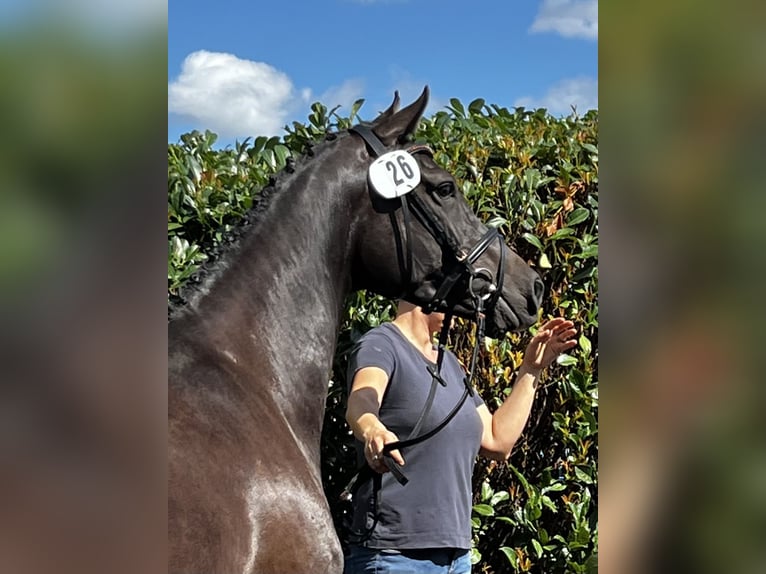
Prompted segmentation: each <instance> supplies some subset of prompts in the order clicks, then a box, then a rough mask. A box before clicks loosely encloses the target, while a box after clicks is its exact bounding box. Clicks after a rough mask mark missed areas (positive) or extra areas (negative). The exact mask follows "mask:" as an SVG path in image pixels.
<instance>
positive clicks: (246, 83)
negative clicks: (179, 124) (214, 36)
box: [168, 50, 310, 137]
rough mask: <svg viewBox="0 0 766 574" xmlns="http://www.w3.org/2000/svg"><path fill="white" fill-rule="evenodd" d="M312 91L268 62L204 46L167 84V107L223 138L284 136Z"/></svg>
mask: <svg viewBox="0 0 766 574" xmlns="http://www.w3.org/2000/svg"><path fill="white" fill-rule="evenodd" d="M308 95H310V91H308V93H307V90H303V92H302V93H301V94H297V93H296V90H295V89H294V87H293V83H292V81H291V80H290V78H289V77H288V76H287V75H286V74H284V73H283V72H280V71H279V70H277V69H275V68H273V67H272V66H270V65H268V64H265V63H263V62H254V61H252V60H243V59H240V58H237V57H236V56H234V55H232V54H226V53H220V52H207V51H205V50H200V51H198V52H193V53H191V54H189V55H188V56H187V57H186V59H185V60H184V62H183V64H182V66H181V74H180V75H179V76H178V78H176V79H175V80H174V81H173V82H171V83H170V84H169V85H168V111H169V112H170V113H174V114H179V115H181V116H184V117H185V118H187V119H189V120H191V121H193V122H194V123H195V124H197V125H198V126H199V128H201V129H210V130H211V131H213V132H216V133H218V134H219V135H221V136H226V137H244V136H254V135H279V134H281V133H282V128H283V127H284V125H285V124H286V123H287V120H288V119H289V117H290V114H291V112H292V111H293V109H294V107H295V106H296V105H297V104H299V103H300V100H301V99H305V98H306V97H307V96H308Z"/></svg>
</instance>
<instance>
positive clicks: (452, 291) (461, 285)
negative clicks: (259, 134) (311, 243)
mask: <svg viewBox="0 0 766 574" xmlns="http://www.w3.org/2000/svg"><path fill="white" fill-rule="evenodd" d="M427 103H428V88H427V87H426V89H425V90H423V94H422V95H421V96H420V97H419V98H418V99H417V100H416V101H415V102H413V103H412V104H411V105H409V106H407V107H406V108H404V109H402V110H398V107H399V97H398V94H397V95H396V96H395V98H394V102H393V104H392V105H391V107H390V108H389V109H387V110H386V111H385V112H383V113H382V114H381V115H380V116H379V117H378V118H377V119H376V120H375V121H374V122H372V124H370V125H368V126H362V127H359V126H357V128H352V131H355V132H356V133H357V134H358V135H359V136H361V137H359V138H355V139H358V141H359V144H358V145H359V149H360V150H361V151H360V153H361V154H362V156H363V157H364V161H366V164H367V165H370V167H369V171H368V178H367V190H368V194H369V199H368V205H369V210H366V212H367V211H368V212H369V215H368V216H366V217H365V221H362V222H360V225H361V226H363V230H364V231H363V232H362V233H361V234H360V236H361V238H360V240H359V244H358V245H357V247H356V265H355V269H354V277H353V278H354V283H355V287H357V288H369V289H371V290H373V291H375V292H378V293H381V294H382V295H384V296H388V297H399V298H403V299H406V300H408V301H410V302H412V303H415V304H417V305H420V306H421V307H424V308H425V309H426V310H429V309H431V310H442V311H445V310H447V309H452V310H453V311H454V313H455V314H456V315H458V316H463V317H472V316H473V313H474V310H475V308H476V305H477V302H478V298H479V297H483V298H484V299H483V302H482V303H483V304H484V305H486V309H487V323H486V325H487V332H488V333H489V334H490V335H494V336H497V335H499V334H501V333H504V332H506V331H514V330H519V329H523V328H525V327H528V326H529V325H531V324H532V323H534V322H535V321H536V319H537V309H538V307H539V305H540V302H541V298H542V292H543V284H542V281H541V280H540V277H539V276H538V275H537V273H536V272H535V271H533V270H532V269H531V268H530V267H529V266H528V265H527V264H526V263H525V262H524V261H523V260H522V259H521V258H520V257H519V256H518V255H517V254H515V253H514V252H513V251H511V250H510V249H509V248H508V247H507V246H506V245H505V243H504V241H503V240H502V238H501V237H500V235H499V234H498V233H497V232H496V231H494V230H492V229H489V228H487V227H486V226H485V225H484V224H483V223H482V222H481V220H480V219H479V218H478V217H477V216H476V215H475V214H474V213H473V212H472V211H471V208H470V207H469V205H468V203H467V202H466V200H465V198H464V197H463V195H462V193H461V192H460V190H459V188H458V186H457V184H456V183H455V179H454V178H453V177H452V175H450V174H449V173H448V172H447V171H445V170H444V169H443V168H441V167H440V166H439V165H437V164H436V163H435V162H434V160H433V158H432V156H431V153H430V150H429V149H428V148H427V147H425V146H418V145H413V144H411V143H408V140H409V139H410V137H411V135H412V134H413V132H414V131H415V128H416V126H417V123H418V121H419V120H420V117H421V116H422V114H423V111H424V110H425V107H426V104H427ZM392 152H393V153H392Z"/></svg>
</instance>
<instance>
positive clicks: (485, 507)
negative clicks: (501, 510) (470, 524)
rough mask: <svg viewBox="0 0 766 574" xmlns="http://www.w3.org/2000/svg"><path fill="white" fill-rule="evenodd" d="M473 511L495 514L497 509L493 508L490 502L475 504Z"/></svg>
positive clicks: (484, 514)
mask: <svg viewBox="0 0 766 574" xmlns="http://www.w3.org/2000/svg"><path fill="white" fill-rule="evenodd" d="M473 511H474V512H475V513H476V514H481V515H482V516H494V514H495V509H494V508H492V507H491V506H490V505H489V504H474V505H473Z"/></svg>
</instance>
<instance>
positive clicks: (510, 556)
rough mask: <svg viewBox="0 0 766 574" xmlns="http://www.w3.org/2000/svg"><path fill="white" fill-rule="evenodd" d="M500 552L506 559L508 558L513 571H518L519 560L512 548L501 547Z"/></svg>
mask: <svg viewBox="0 0 766 574" xmlns="http://www.w3.org/2000/svg"><path fill="white" fill-rule="evenodd" d="M500 551H501V552H502V553H503V554H505V557H506V558H508V562H510V563H511V566H513V568H514V570H516V569H518V567H519V558H518V556H516V551H515V550H514V549H513V548H509V547H508V546H502V547H501V548H500Z"/></svg>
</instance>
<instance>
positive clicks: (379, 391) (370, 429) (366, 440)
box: [346, 367, 404, 473]
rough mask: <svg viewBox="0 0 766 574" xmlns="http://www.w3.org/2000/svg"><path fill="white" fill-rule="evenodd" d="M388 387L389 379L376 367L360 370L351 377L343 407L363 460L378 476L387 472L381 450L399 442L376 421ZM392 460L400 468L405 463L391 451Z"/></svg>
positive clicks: (396, 453) (395, 452) (397, 454)
mask: <svg viewBox="0 0 766 574" xmlns="http://www.w3.org/2000/svg"><path fill="white" fill-rule="evenodd" d="M387 386H388V375H387V374H386V372H385V371H384V370H383V369H380V368H378V367H365V368H363V369H359V370H358V371H357V372H356V375H354V381H353V383H352V385H351V393H349V396H348V405H347V407H346V421H347V422H348V424H349V426H350V427H351V430H352V431H353V432H354V436H355V437H356V438H357V439H359V440H360V441H361V442H362V443H363V444H364V457H365V459H366V460H367V464H369V465H370V467H371V468H372V469H373V470H375V471H377V472H380V473H383V472H387V471H388V467H387V466H386V464H385V463H384V462H383V458H382V455H381V453H382V451H383V447H384V446H385V445H386V444H388V443H391V442H396V441H398V440H399V438H398V437H397V436H396V435H395V434H394V433H392V432H391V431H389V430H388V429H387V428H386V426H385V425H384V424H383V423H382V422H381V421H380V419H379V418H378V411H379V409H380V403H381V401H382V399H383V393H385V391H386V387H387ZM391 456H392V457H393V459H394V460H395V461H396V462H397V463H399V464H400V465H403V464H404V459H403V458H402V455H401V453H400V452H399V451H398V450H394V451H391Z"/></svg>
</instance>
